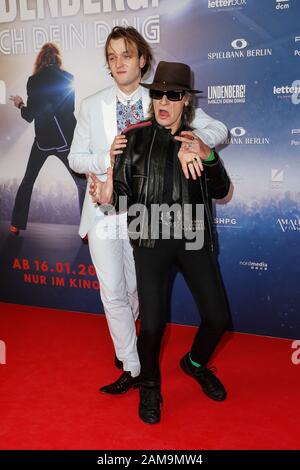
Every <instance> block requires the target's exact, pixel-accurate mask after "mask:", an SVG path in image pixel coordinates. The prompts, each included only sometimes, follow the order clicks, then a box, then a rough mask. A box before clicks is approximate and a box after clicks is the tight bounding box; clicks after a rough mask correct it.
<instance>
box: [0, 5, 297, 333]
mask: <svg viewBox="0 0 300 470" xmlns="http://www.w3.org/2000/svg"><path fill="white" fill-rule="evenodd" d="M299 14H300V3H299V1H298V0H282V1H279V0H263V1H262V0H103V1H100V0H99V1H95V0H94V1H91V0H86V1H84V0H82V1H80V0H68V1H66V0H65V1H64V0H48V1H47V0H44V1H43V0H37V1H31V0H27V1H26V0H24V1H21V0H19V1H17V0H9V1H3V0H1V1H0V116H1V120H0V224H1V225H0V229H1V233H0V260H1V263H0V276H1V280H0V299H1V300H3V301H6V302H17V303H24V304H29V305H40V306H48V307H57V308H61V309H72V310H78V311H84V312H94V313H96V312H99V311H100V312H101V311H102V306H101V305H99V286H98V283H97V278H96V276H95V273H94V269H93V266H92V264H91V261H90V257H89V253H88V247H87V246H85V245H83V244H82V243H81V241H80V238H79V237H78V236H77V229H78V223H79V214H78V203H77V193H76V187H75V185H74V183H73V181H72V179H71V178H70V176H69V174H68V173H67V171H66V170H65V168H64V167H63V165H62V164H61V163H60V162H59V161H58V159H56V158H55V157H50V158H49V159H48V161H47V162H46V164H45V165H44V167H43V168H42V171H41V173H40V175H39V177H38V179H37V182H36V184H35V188H34V192H33V196H32V200H31V206H30V214H29V225H28V229H27V230H26V231H24V232H22V233H21V235H20V236H19V237H14V236H11V235H9V233H8V228H9V225H10V218H11V212H12V207H13V203H14V198H15V195H16V191H17V188H18V185H19V184H20V181H21V179H22V177H23V175H24V172H25V168H26V163H27V160H28V156H29V152H30V148H31V145H32V142H33V139H34V129H33V125H32V124H31V125H30V124H28V123H27V122H25V121H24V120H23V119H22V118H21V117H20V113H19V111H18V110H17V109H16V108H15V107H14V106H13V105H12V103H11V102H10V101H9V100H8V97H9V96H10V95H14V94H19V95H21V96H22V97H23V98H24V99H25V98H26V83H27V79H28V77H29V76H30V75H31V74H32V67H33V63H34V61H35V58H36V55H37V53H38V51H39V49H40V47H41V46H42V44H43V43H45V42H47V41H53V42H56V43H57V44H58V45H59V46H60V48H61V51H62V54H63V59H64V67H65V68H66V70H68V71H69V72H71V73H72V74H74V76H75V92H76V108H77V110H78V108H79V104H80V101H81V100H82V98H84V97H86V96H88V95H90V94H92V93H93V92H95V91H97V90H98V89H101V88H104V87H106V86H108V85H110V84H111V78H110V76H109V74H108V71H107V68H106V66H105V60H104V51H103V45H104V43H105V39H106V37H107V34H108V33H109V31H110V30H111V28H112V27H113V26H115V25H123V24H130V25H133V26H135V27H136V28H137V29H138V30H139V31H140V32H141V33H142V34H143V35H144V37H145V38H146V39H147V40H148V41H149V42H150V43H151V45H152V46H153V50H154V54H155V57H156V62H158V61H159V60H170V61H182V62H186V63H188V64H189V65H190V66H191V68H192V70H193V71H194V74H195V86H196V88H198V89H201V90H203V91H204V93H203V95H202V98H201V99H200V100H199V106H200V107H202V108H203V109H204V110H205V111H206V112H207V113H208V114H210V115H212V116H214V117H215V118H217V119H220V120H221V121H223V122H224V123H225V124H226V125H227V127H228V128H229V129H230V131H231V134H230V137H229V138H228V142H227V144H226V145H224V146H223V148H222V149H221V151H220V154H221V157H222V159H223V161H224V163H225V165H226V168H227V170H228V172H229V174H230V176H231V179H232V183H233V186H234V194H233V198H232V200H231V202H230V203H229V204H226V205H222V204H221V205H220V204H218V205H217V206H216V213H215V222H216V226H217V231H218V237H219V246H220V258H219V259H220V264H221V270H222V273H223V277H224V282H225V285H226V289H227V293H228V297H229V302H230V307H231V312H232V317H233V323H234V327H235V329H236V330H238V331H244V332H252V333H258V334H266V335H271V336H280V337H287V338H297V337H300V320H299V318H300V317H299V307H298V306H299V304H300V288H299V285H300V283H299V271H300V267H299V266H300V262H299V261H300V260H299V236H300V219H299V206H300V191H299V176H300V171H299V170H300V168H299V165H300V158H299V148H300V147H299V144H300V121H299V110H300V104H299V103H300V74H299V70H300V69H299V60H300V28H299ZM150 78H151V77H149V79H150ZM172 304H173V308H172V321H174V322H178V323H185V324H195V323H197V322H198V314H197V311H196V307H195V304H194V302H193V300H192V298H191V296H190V294H189V291H188V289H187V287H186V286H185V283H184V281H183V280H182V278H181V276H179V275H178V276H177V277H176V280H175V284H174V289H173V295H172Z"/></svg>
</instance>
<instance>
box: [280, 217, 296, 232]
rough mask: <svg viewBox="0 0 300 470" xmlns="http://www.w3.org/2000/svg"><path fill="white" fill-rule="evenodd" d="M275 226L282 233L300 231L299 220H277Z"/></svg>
mask: <svg viewBox="0 0 300 470" xmlns="http://www.w3.org/2000/svg"><path fill="white" fill-rule="evenodd" d="M277 224H278V226H279V227H280V229H281V230H282V231H283V232H288V231H292V232H298V231H299V230H300V219H277V221H276V225H277Z"/></svg>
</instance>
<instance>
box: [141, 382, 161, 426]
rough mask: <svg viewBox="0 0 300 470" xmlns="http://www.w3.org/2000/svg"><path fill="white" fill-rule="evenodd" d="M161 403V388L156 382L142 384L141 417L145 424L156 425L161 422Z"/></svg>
mask: <svg viewBox="0 0 300 470" xmlns="http://www.w3.org/2000/svg"><path fill="white" fill-rule="evenodd" d="M161 403H162V396H161V394H160V386H159V385H158V384H157V383H156V382H152V383H151V382H149V383H147V384H141V386H140V404H139V417H140V418H141V420H142V421H144V423H147V424H156V423H159V422H160V405H161Z"/></svg>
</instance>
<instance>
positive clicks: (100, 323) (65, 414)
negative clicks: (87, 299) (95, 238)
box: [0, 303, 300, 450]
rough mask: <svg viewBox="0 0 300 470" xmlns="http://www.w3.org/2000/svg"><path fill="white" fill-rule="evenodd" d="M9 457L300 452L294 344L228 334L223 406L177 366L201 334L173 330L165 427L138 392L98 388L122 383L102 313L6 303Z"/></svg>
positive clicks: (165, 366)
mask: <svg viewBox="0 0 300 470" xmlns="http://www.w3.org/2000/svg"><path fill="white" fill-rule="evenodd" d="M0 308H1V316H0V340H2V341H5V343H6V353H7V356H6V364H2V365H0V377H1V379H0V380H1V381H0V383H1V385H0V397H1V400H0V416H1V426H0V448H1V449H99V450H100V449H149V450H150V449H161V450H163V449H204V450H205V449H299V447H300V446H299V433H298V428H299V418H300V406H299V389H300V365H298V366H296V365H293V364H292V362H291V353H292V350H291V341H290V340H282V339H272V338H266V337H258V336H252V335H245V334H237V333H236V334H234V335H232V334H228V335H227V337H226V339H225V341H224V342H223V344H222V347H221V348H220V350H219V352H218V355H217V357H216V359H215V361H214V364H215V365H216V366H217V367H218V371H219V372H218V376H219V377H220V378H221V379H222V381H223V382H224V384H225V386H226V388H227V390H228V399H227V400H226V401H225V402H222V403H217V402H214V401H212V400H210V399H209V398H207V397H206V396H205V395H204V394H203V393H202V391H201V390H200V388H199V386H198V385H197V384H196V382H194V381H193V380H192V379H190V378H189V377H187V376H185V375H184V374H183V373H182V372H181V370H180V368H179V365H178V361H179V359H180V358H181V356H182V355H183V354H184V353H185V352H186V351H187V349H188V347H189V345H190V343H191V339H192V337H193V334H194V331H195V330H194V328H191V327H183V326H175V325H172V326H170V327H169V330H168V334H167V344H166V347H165V348H164V353H163V356H162V375H163V388H162V391H163V396H164V406H163V411H162V421H161V423H160V424H159V425H154V426H151V425H146V424H143V423H142V422H141V421H140V420H139V418H138V416H137V406H138V391H136V390H131V391H129V392H128V393H127V394H125V395H122V396H119V397H112V396H107V395H103V394H100V393H99V392H98V388H99V386H101V385H104V384H105V383H108V382H109V381H112V380H114V379H115V378H117V377H118V374H119V371H118V370H117V369H115V368H114V365H113V349H112V345H111V341H110V338H109V335H108V331H107V327H106V322H105V319H104V317H103V316H102V315H100V316H98V315H85V314H80V313H69V312H63V311H57V310H50V309H40V308H32V307H25V306H20V305H10V304H3V303H2V304H0Z"/></svg>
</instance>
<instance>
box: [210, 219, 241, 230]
mask: <svg viewBox="0 0 300 470" xmlns="http://www.w3.org/2000/svg"><path fill="white" fill-rule="evenodd" d="M214 223H215V225H216V226H217V227H218V228H219V227H233V228H239V227H240V226H239V225H238V224H237V220H236V218H235V217H215V219H214Z"/></svg>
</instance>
